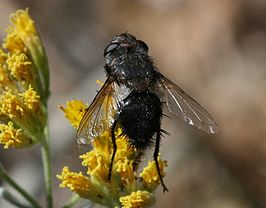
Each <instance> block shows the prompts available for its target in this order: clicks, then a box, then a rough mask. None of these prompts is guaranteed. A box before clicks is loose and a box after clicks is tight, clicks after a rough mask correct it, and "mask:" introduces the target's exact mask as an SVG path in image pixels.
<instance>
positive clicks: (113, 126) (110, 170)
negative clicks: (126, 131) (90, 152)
mask: <svg viewBox="0 0 266 208" xmlns="http://www.w3.org/2000/svg"><path fill="white" fill-rule="evenodd" d="M116 124H117V120H115V121H114V123H113V125H112V128H111V136H112V144H113V154H112V158H111V163H110V167H109V174H108V180H111V177H112V169H113V163H114V159H115V153H116V150H117V145H116V141H115V140H116V139H115V127H116Z"/></svg>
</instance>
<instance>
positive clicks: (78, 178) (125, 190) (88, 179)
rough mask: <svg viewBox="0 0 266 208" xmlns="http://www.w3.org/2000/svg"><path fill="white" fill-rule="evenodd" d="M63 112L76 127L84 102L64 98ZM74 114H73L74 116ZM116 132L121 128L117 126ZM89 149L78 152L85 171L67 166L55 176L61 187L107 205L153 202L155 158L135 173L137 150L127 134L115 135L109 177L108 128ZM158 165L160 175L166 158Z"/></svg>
mask: <svg viewBox="0 0 266 208" xmlns="http://www.w3.org/2000/svg"><path fill="white" fill-rule="evenodd" d="M60 108H61V109H62V110H63V111H64V113H65V116H66V117H67V118H68V119H69V121H70V123H71V124H72V125H73V126H74V127H76V128H77V127H78V124H79V121H80V120H81V118H82V116H83V114H84V112H85V109H86V105H84V104H82V102H81V101H76V100H73V101H70V102H67V105H66V107H62V106H60ZM75 115H76V116H75ZM116 131H117V132H116V134H117V135H118V134H119V131H121V129H120V128H118V129H117V130H116ZM91 144H92V147H93V148H92V150H91V151H89V152H87V153H85V154H83V155H81V156H80V158H81V159H82V165H83V166H84V167H86V168H87V172H86V175H83V173H81V172H79V173H75V172H71V171H70V170H69V168H68V167H64V168H63V171H62V173H61V174H60V175H57V177H58V178H59V179H60V180H61V185H60V187H62V188H69V189H70V190H71V191H73V192H75V193H77V194H78V195H79V196H80V197H83V198H86V199H90V200H91V201H93V202H96V203H99V204H102V205H105V206H107V207H148V206H151V205H152V204H153V202H154V196H153V194H152V192H153V191H154V190H155V189H156V188H157V186H158V185H159V184H160V179H159V177H158V173H157V170H156V166H155V164H154V162H150V161H149V163H148V165H147V167H145V168H144V169H143V171H142V172H141V173H140V174H138V172H137V165H138V164H136V160H137V158H138V156H139V155H138V154H139V152H138V151H137V150H136V149H135V148H133V147H132V146H130V145H129V143H128V140H127V138H126V137H118V138H117V139H116V144H117V152H116V155H115V159H114V164H113V169H112V177H111V180H108V173H109V168H110V162H111V156H112V152H113V145H112V140H111V135H110V132H108V131H105V132H104V133H103V134H102V135H100V136H98V137H96V138H95V139H94V140H93V141H91ZM158 160H159V166H160V172H161V174H162V176H164V175H165V173H164V168H165V167H166V166H167V162H166V161H162V160H161V159H160V158H158Z"/></svg>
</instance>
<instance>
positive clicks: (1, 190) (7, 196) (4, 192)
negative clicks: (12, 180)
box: [0, 187, 29, 208]
mask: <svg viewBox="0 0 266 208" xmlns="http://www.w3.org/2000/svg"><path fill="white" fill-rule="evenodd" d="M0 196H1V197H3V198H4V199H5V200H6V201H8V202H9V203H10V204H13V205H15V206H16V207H19V208H29V206H26V205H24V204H22V203H21V202H19V201H18V200H17V199H16V198H15V197H14V196H13V195H12V194H11V193H9V192H8V191H7V190H5V189H4V188H3V187H0Z"/></svg>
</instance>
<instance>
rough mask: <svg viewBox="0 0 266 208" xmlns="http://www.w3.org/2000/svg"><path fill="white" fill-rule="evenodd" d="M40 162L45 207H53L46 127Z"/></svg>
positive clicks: (49, 153) (49, 154)
mask: <svg viewBox="0 0 266 208" xmlns="http://www.w3.org/2000/svg"><path fill="white" fill-rule="evenodd" d="M41 149H42V162H43V171H44V185H45V194H46V202H47V208H52V207H53V196H52V179H51V152H50V142H49V131H48V127H47V126H46V128H45V138H44V140H43V142H42V147H41Z"/></svg>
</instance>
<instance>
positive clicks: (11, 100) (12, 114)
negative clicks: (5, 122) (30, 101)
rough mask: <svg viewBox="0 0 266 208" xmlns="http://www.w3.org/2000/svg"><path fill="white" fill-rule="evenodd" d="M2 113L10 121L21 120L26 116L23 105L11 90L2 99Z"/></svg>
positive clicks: (0, 103)
mask: <svg viewBox="0 0 266 208" xmlns="http://www.w3.org/2000/svg"><path fill="white" fill-rule="evenodd" d="M0 112H1V113H2V114H4V115H6V116H8V117H9V118H10V119H12V118H17V119H21V118H22V116H23V114H24V109H23V103H22V102H21V100H20V99H19V97H18V96H17V95H16V94H13V93H12V92H11V90H9V91H6V92H4V94H3V95H1V97H0Z"/></svg>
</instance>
